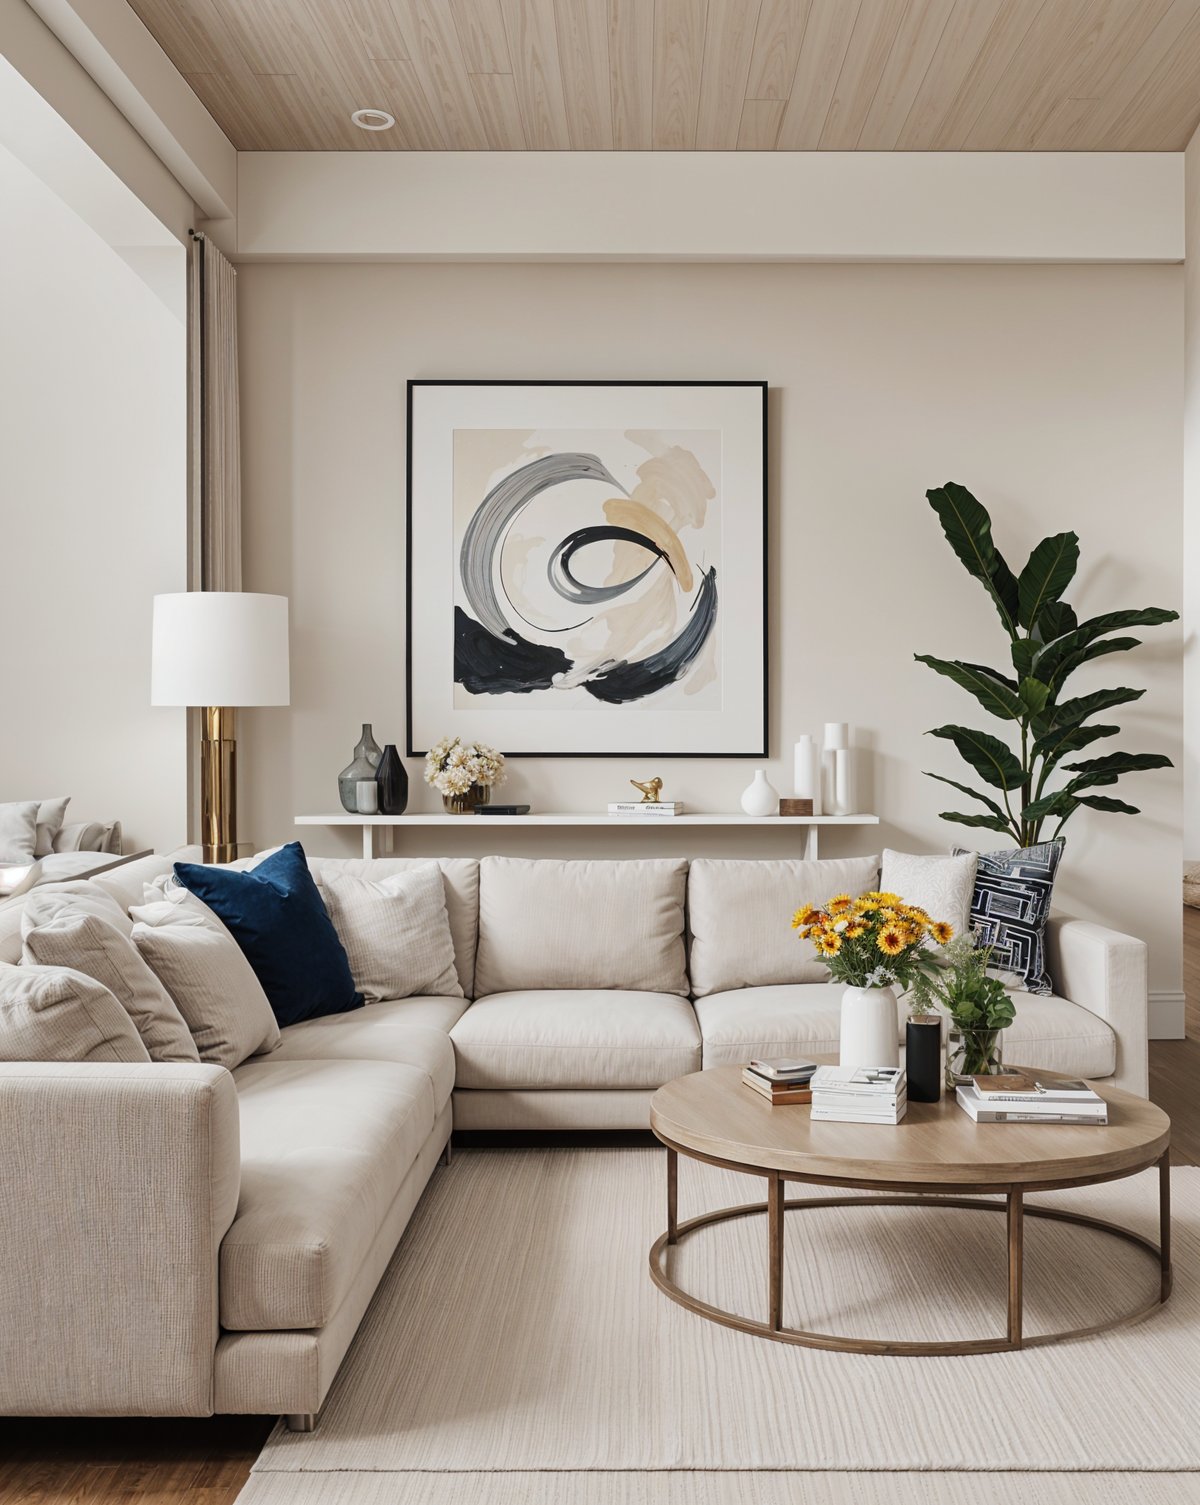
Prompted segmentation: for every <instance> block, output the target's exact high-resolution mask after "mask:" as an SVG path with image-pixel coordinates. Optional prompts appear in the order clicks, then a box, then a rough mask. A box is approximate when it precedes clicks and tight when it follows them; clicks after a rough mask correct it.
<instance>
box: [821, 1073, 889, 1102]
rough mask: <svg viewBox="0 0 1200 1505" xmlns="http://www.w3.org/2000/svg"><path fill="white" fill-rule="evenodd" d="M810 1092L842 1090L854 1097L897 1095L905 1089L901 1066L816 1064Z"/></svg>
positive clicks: (887, 1096)
mask: <svg viewBox="0 0 1200 1505" xmlns="http://www.w3.org/2000/svg"><path fill="white" fill-rule="evenodd" d="M812 1089H813V1091H814V1092H846V1093H853V1094H854V1095H855V1096H856V1097H870V1098H889V1097H892V1098H894V1097H899V1095H900V1094H901V1093H902V1092H905V1091H907V1090H908V1078H907V1077H906V1076H905V1074H904V1068H903V1066H818V1067H817V1069H816V1071H815V1072H814V1073H813V1079H812Z"/></svg>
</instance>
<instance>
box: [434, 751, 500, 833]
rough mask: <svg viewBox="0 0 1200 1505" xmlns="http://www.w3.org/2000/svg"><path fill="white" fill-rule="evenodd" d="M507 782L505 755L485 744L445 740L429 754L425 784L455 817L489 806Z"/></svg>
mask: <svg viewBox="0 0 1200 1505" xmlns="http://www.w3.org/2000/svg"><path fill="white" fill-rule="evenodd" d="M503 780H504V754H503V753H499V752H497V751H496V749H495V748H494V747H488V746H487V745H486V743H483V742H463V740H462V738H461V737H443V738H442V740H441V741H440V742H438V743H435V744H434V746H433V747H431V748H430V749H429V751H428V752H427V753H426V754H425V782H426V783H427V784H430V785H432V787H433V788H434V789H436V790H437V792H438V793H439V794H440V795H441V797H442V804H443V805H444V806H445V807H446V809H447V810H449V811H450V813H451V814H452V815H470V814H471V812H472V811H474V810H476V809H478V807H479V806H480V805H486V804H487V803H488V802H489V800H490V799H491V797H492V790H493V788H495V786H496V785H497V784H500V783H502V782H503Z"/></svg>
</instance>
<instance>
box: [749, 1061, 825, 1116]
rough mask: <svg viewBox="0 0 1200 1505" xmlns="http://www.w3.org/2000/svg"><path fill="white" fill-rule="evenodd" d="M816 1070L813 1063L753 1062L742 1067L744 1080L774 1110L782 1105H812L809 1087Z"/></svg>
mask: <svg viewBox="0 0 1200 1505" xmlns="http://www.w3.org/2000/svg"><path fill="white" fill-rule="evenodd" d="M816 1069H817V1067H816V1063H815V1062H813V1061H793V1060H790V1059H782V1060H774V1061H751V1062H750V1064H749V1065H748V1066H743V1067H742V1081H743V1082H744V1083H745V1084H746V1086H747V1087H751V1088H753V1090H754V1091H755V1092H757V1093H758V1095H759V1096H760V1097H765V1098H766V1100H767V1101H768V1102H769V1103H770V1104H771V1106H772V1107H777V1106H778V1105H779V1104H781V1103H811V1102H812V1093H811V1091H810V1090H809V1086H808V1084H809V1082H810V1081H811V1080H812V1074H813V1072H814V1071H816Z"/></svg>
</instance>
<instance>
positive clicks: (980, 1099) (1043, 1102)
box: [957, 1082, 1108, 1118]
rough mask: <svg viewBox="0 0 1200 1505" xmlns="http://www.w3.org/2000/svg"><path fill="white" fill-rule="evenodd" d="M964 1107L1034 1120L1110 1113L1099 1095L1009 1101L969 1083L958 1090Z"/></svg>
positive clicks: (1010, 1098)
mask: <svg viewBox="0 0 1200 1505" xmlns="http://www.w3.org/2000/svg"><path fill="white" fill-rule="evenodd" d="M957 1090H958V1093H959V1094H960V1095H961V1098H962V1100H963V1101H964V1103H965V1104H968V1105H970V1106H971V1107H972V1108H973V1109H974V1110H975V1112H976V1113H1028V1114H1029V1115H1031V1117H1034V1118H1047V1117H1050V1118H1052V1117H1053V1116H1054V1115H1055V1114H1057V1113H1074V1114H1081V1113H1082V1114H1086V1115H1088V1116H1090V1117H1101V1116H1103V1115H1105V1114H1107V1113H1108V1104H1107V1103H1106V1102H1105V1101H1104V1099H1103V1098H1102V1097H1100V1096H1099V1095H1098V1094H1096V1095H1093V1096H1092V1097H1090V1098H1078V1097H1076V1098H1053V1097H1042V1096H1040V1095H1039V1096H1037V1097H1018V1098H1013V1097H1008V1096H1006V1095H1005V1094H1004V1093H1000V1092H996V1093H992V1092H980V1090H979V1088H978V1087H975V1086H973V1085H972V1084H971V1083H970V1082H964V1083H963V1084H962V1086H961V1087H959V1088H958V1089H957Z"/></svg>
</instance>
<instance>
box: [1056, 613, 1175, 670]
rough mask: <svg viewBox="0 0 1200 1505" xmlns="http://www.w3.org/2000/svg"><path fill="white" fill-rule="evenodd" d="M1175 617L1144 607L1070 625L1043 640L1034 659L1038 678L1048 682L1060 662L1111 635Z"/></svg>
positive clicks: (1090, 618) (1171, 620) (1156, 625)
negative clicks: (1043, 643) (1111, 633)
mask: <svg viewBox="0 0 1200 1505" xmlns="http://www.w3.org/2000/svg"><path fill="white" fill-rule="evenodd" d="M1043 615H1044V614H1043ZM1178 616H1179V613H1178V612H1177V611H1165V610H1163V608H1162V607H1159V606H1143V607H1135V608H1132V609H1130V610H1128V611H1109V612H1105V613H1104V615H1103V616H1099V617H1089V618H1088V620H1087V621H1086V622H1080V623H1079V624H1078V626H1076V625H1075V624H1074V623H1072V624H1071V627H1070V628H1068V629H1066V630H1065V631H1064V632H1062V633H1055V634H1053V635H1048V636H1047V637H1046V639H1045V646H1044V647H1043V648H1042V649H1041V651H1040V652H1039V654H1038V657H1037V671H1038V677H1039V678H1040V679H1044V680H1047V681H1049V680H1050V679H1052V678H1053V676H1054V673H1055V671H1056V668H1057V666H1058V664H1059V662H1060V661H1061V660H1062V659H1064V658H1067V657H1069V656H1070V655H1071V654H1072V653H1076V652H1078V650H1079V649H1080V648H1086V647H1087V645H1088V644H1089V643H1094V642H1095V641H1096V639H1097V638H1102V637H1105V636H1107V634H1108V633H1110V632H1122V631H1124V630H1125V628H1127V627H1161V626H1163V624H1164V623H1166V622H1174V621H1175V620H1176V618H1177V617H1178Z"/></svg>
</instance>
